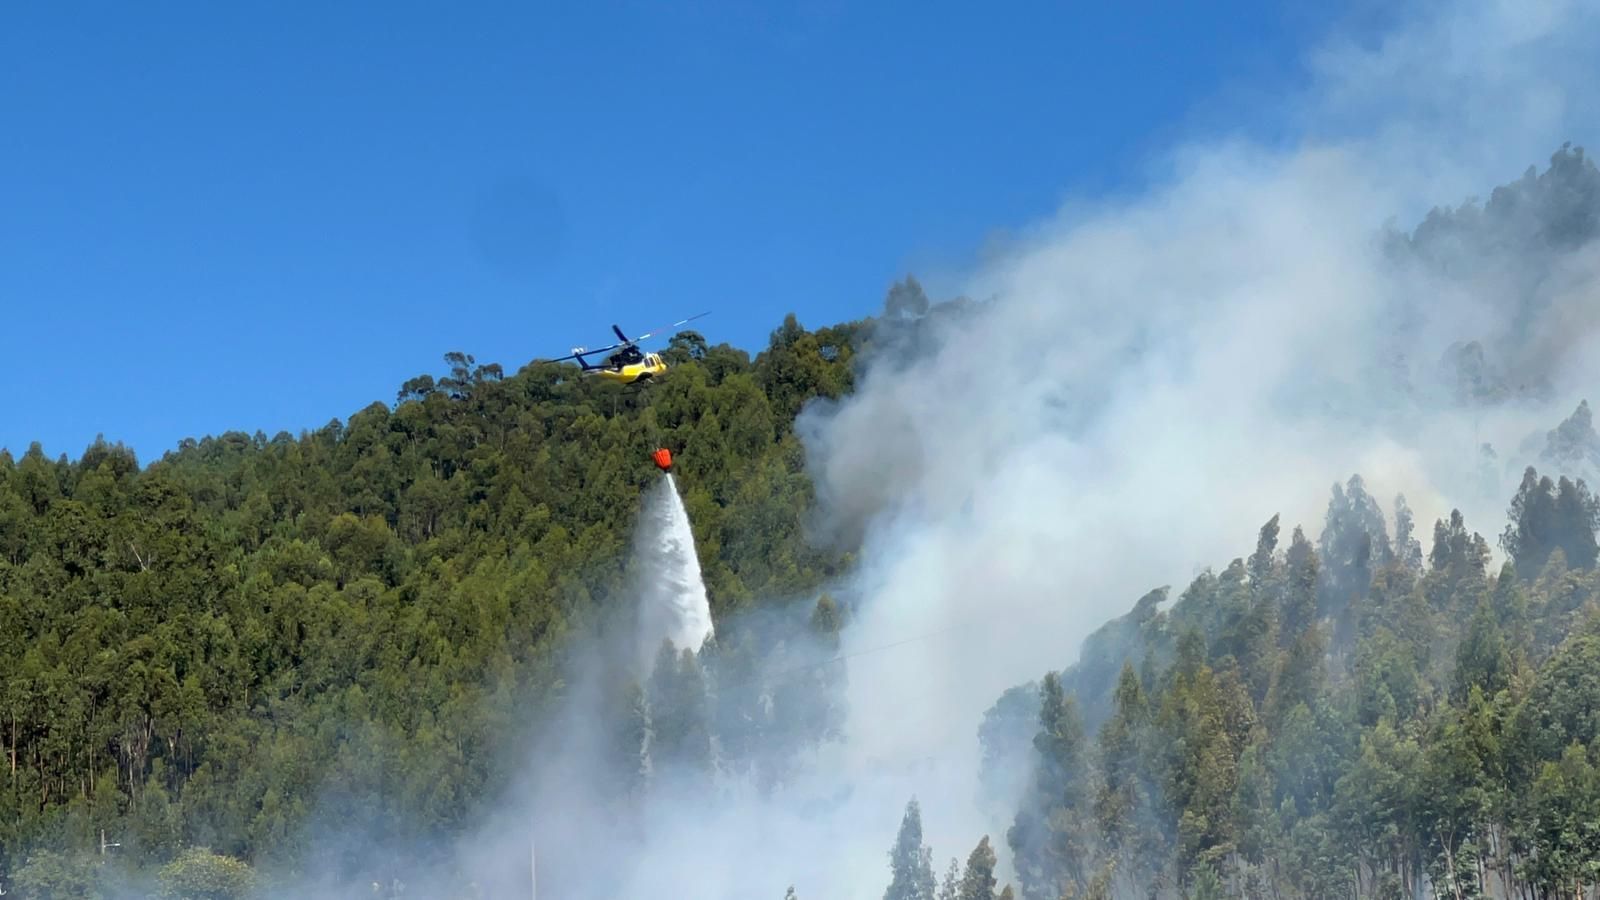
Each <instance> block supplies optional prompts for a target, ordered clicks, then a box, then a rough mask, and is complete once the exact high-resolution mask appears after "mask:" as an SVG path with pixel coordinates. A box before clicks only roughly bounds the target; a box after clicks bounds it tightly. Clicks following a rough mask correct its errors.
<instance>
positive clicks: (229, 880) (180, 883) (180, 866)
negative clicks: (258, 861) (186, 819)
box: [159, 848, 256, 900]
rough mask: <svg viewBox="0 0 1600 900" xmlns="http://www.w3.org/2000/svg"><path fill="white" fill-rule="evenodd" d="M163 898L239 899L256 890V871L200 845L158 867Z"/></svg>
mask: <svg viewBox="0 0 1600 900" xmlns="http://www.w3.org/2000/svg"><path fill="white" fill-rule="evenodd" d="M159 879H160V883H161V893H160V896H161V897H162V898H164V900H243V898H245V897H249V896H251V895H252V893H253V892H254V891H255V889H256V874H255V872H254V871H252V870H251V868H250V867H249V866H248V865H246V864H245V863H244V862H242V861H240V860H237V859H233V858H231V857H227V856H222V855H219V854H216V853H212V852H211V851H209V850H206V849H204V848H192V849H189V850H185V851H184V852H183V853H182V854H180V855H179V856H178V858H177V859H175V860H173V861H172V862H170V863H168V864H167V865H165V866H163V867H162V868H161V872H160V875H159Z"/></svg>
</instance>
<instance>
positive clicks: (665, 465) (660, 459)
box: [650, 447, 672, 472]
mask: <svg viewBox="0 0 1600 900" xmlns="http://www.w3.org/2000/svg"><path fill="white" fill-rule="evenodd" d="M650 455H651V457H652V458H653V459H654V460H655V461H656V468H658V469H660V470H661V471H663V472H666V471H669V470H671V469H672V451H671V450H668V449H667V448H665V447H662V448H660V449H658V450H657V451H656V452H654V453H652V454H650Z"/></svg>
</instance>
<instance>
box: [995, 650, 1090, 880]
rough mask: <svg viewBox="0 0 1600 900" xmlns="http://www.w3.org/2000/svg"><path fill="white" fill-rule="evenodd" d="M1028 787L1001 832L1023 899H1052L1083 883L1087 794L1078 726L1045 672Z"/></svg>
mask: <svg viewBox="0 0 1600 900" xmlns="http://www.w3.org/2000/svg"><path fill="white" fill-rule="evenodd" d="M1034 751H1035V758H1034V767H1035V768H1034V776H1033V786H1032V788H1031V789H1030V790H1029V792H1028V796H1027V799H1026V800H1024V805H1023V808H1022V809H1020V810H1018V812H1017V816H1016V820H1015V822H1014V823H1013V824H1012V826H1011V828H1010V829H1009V830H1008V831H1007V833H1006V840H1007V843H1008V844H1009V845H1010V847H1011V851H1012V858H1013V860H1014V861H1015V866H1016V869H1017V873H1018V879H1019V880H1020V881H1021V882H1022V894H1023V897H1024V898H1026V900H1054V898H1055V897H1056V896H1058V895H1059V894H1060V892H1061V890H1062V888H1064V887H1065V886H1067V885H1068V884H1069V883H1070V884H1075V885H1077V886H1079V887H1081V886H1082V884H1083V882H1084V868H1085V865H1086V863H1087V860H1088V855H1089V851H1090V846H1089V836H1090V834H1091V833H1092V825H1093V818H1092V810H1091V809H1090V808H1089V803H1090V797H1092V794H1091V792H1090V787H1089V775H1090V768H1089V765H1088V760H1087V758H1086V747H1085V741H1084V735H1083V725H1082V723H1081V722H1080V721H1079V719H1078V713H1077V706H1076V704H1075V703H1074V702H1073V701H1072V700H1071V699H1069V698H1067V697H1066V696H1065V694H1064V693H1063V691H1062V688H1061V677H1060V675H1059V674H1058V673H1056V672H1051V673H1049V674H1047V675H1046V676H1045V677H1044V682H1043V684H1042V686H1041V689H1040V708H1039V733H1038V734H1037V735H1036V736H1035V737H1034Z"/></svg>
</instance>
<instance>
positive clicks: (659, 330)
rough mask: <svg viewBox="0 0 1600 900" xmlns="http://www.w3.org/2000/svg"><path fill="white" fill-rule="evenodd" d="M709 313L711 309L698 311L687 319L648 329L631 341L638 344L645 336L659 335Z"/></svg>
mask: <svg viewBox="0 0 1600 900" xmlns="http://www.w3.org/2000/svg"><path fill="white" fill-rule="evenodd" d="M709 315H711V311H710V310H707V311H705V312H703V313H698V314H696V315H692V316H690V317H689V318H687V319H679V320H678V321H676V322H673V323H672V324H671V325H663V326H661V327H660V328H657V329H655V330H654V331H647V332H645V333H644V334H641V335H639V336H638V337H636V338H634V339H633V341H632V342H631V343H635V344H637V343H638V342H640V341H642V340H644V339H645V338H648V337H654V336H655V335H657V334H659V333H661V332H663V331H666V330H667V329H668V328H677V327H678V326H679V325H684V324H687V323H689V322H693V321H694V320H695V319H698V318H701V317H702V316H709Z"/></svg>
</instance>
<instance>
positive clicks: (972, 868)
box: [957, 835, 997, 900]
mask: <svg viewBox="0 0 1600 900" xmlns="http://www.w3.org/2000/svg"><path fill="white" fill-rule="evenodd" d="M996 862H997V860H996V859H995V855H994V848H992V847H990V846H989V836H988V835H984V836H983V840H981V841H979V842H978V846H976V847H974V848H973V849H972V855H971V856H968V857H967V870H966V872H965V873H964V874H963V875H962V876H961V892H960V893H959V894H958V895H957V897H958V898H959V900H994V889H995V877H994V867H995V864H996Z"/></svg>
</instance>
